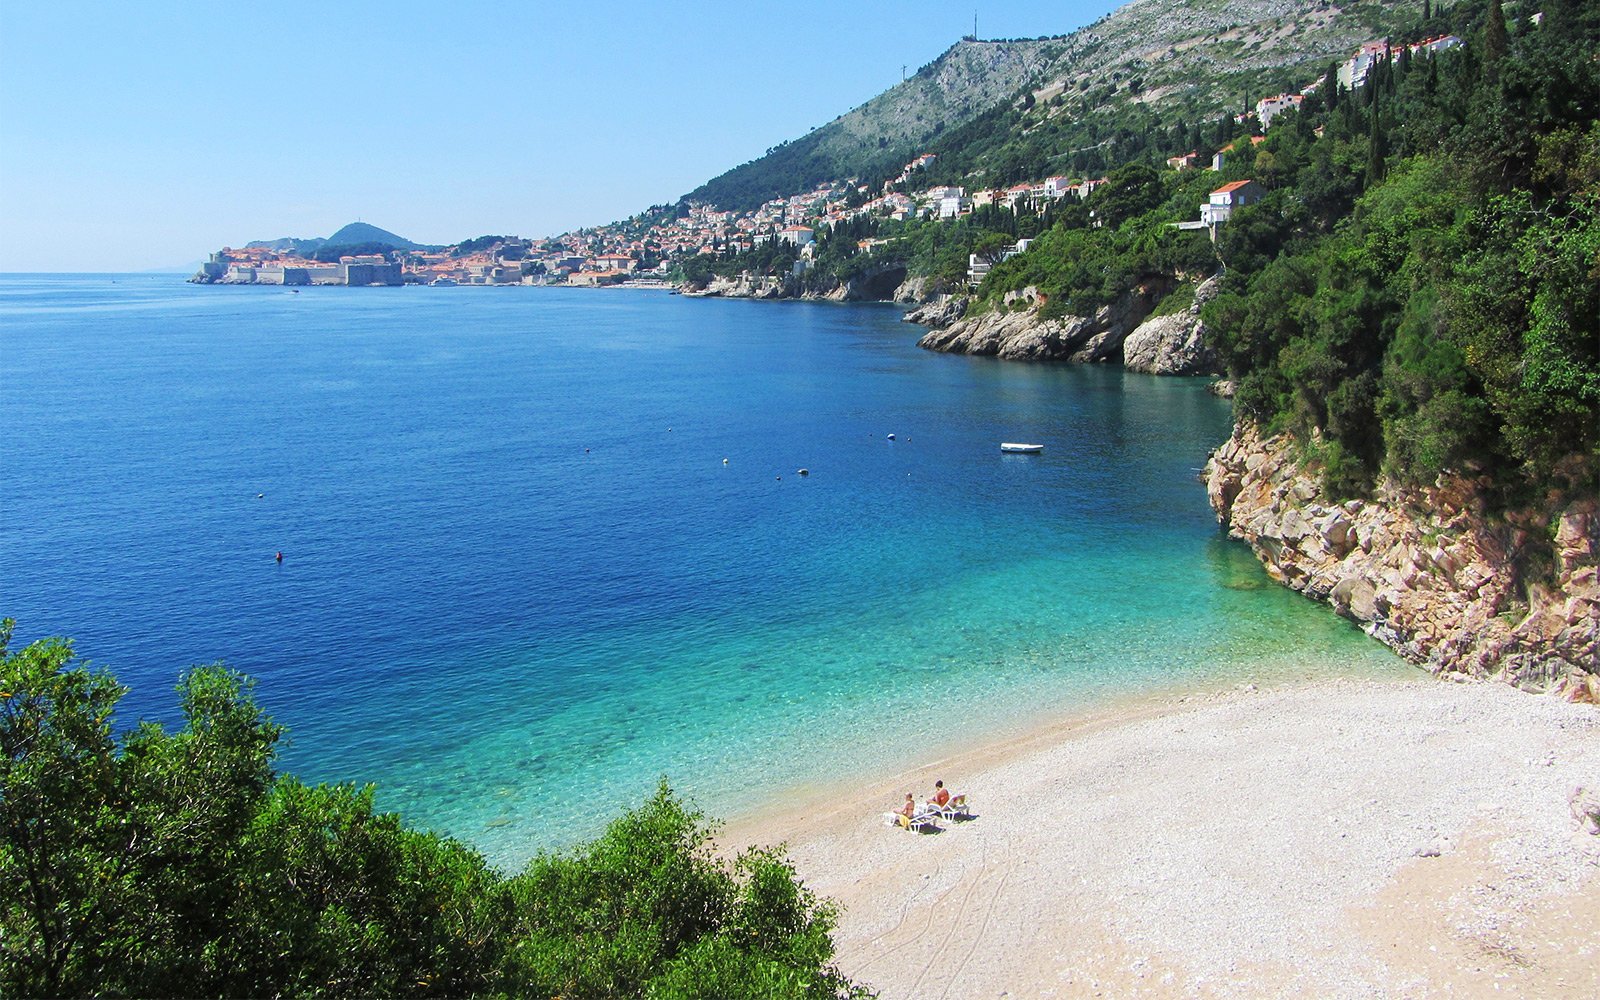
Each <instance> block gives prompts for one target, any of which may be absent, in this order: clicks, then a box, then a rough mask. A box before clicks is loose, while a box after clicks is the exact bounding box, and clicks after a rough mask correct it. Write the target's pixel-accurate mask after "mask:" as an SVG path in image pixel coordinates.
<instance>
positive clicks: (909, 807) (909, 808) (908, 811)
mask: <svg viewBox="0 0 1600 1000" xmlns="http://www.w3.org/2000/svg"><path fill="white" fill-rule="evenodd" d="M916 814H917V802H916V800H915V799H913V798H912V797H911V793H910V792H907V793H906V804H905V805H903V806H901V807H900V815H902V816H904V817H905V818H906V819H910V818H911V817H912V816H915V815H916Z"/></svg>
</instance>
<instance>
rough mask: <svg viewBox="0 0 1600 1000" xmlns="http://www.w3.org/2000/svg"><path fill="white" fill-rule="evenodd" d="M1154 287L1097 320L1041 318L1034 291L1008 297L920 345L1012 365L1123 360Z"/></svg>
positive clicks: (935, 332) (926, 337)
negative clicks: (1002, 360)
mask: <svg viewBox="0 0 1600 1000" xmlns="http://www.w3.org/2000/svg"><path fill="white" fill-rule="evenodd" d="M1155 297H1156V295H1155V289H1154V288H1153V287H1151V286H1140V287H1139V288H1136V289H1134V290H1133V291H1131V292H1128V293H1127V294H1125V295H1123V296H1122V297H1121V298H1119V299H1118V300H1117V301H1116V302H1114V303H1112V304H1111V305H1109V306H1102V307H1101V308H1100V309H1098V310H1096V311H1095V314H1094V315H1093V316H1065V317H1062V318H1060V319H1041V318H1040V316H1039V313H1038V310H1036V309H1034V308H1031V306H1032V305H1034V304H1035V303H1038V302H1041V301H1042V299H1041V297H1040V296H1039V295H1038V293H1037V291H1036V290H1035V289H1032V288H1027V289H1023V290H1022V291H1020V292H1013V293H1009V294H1008V295H1007V297H1006V301H1005V303H1004V305H1003V306H1002V307H1001V308H997V309H994V310H992V311H990V312H986V313H983V314H982V315H979V316H972V317H968V318H965V319H962V320H959V321H957V322H955V323H952V324H951V325H950V326H948V327H946V328H944V329H935V330H930V331H928V332H927V333H926V334H924V335H923V337H922V339H921V340H919V341H917V346H918V347H923V348H927V349H928V350H930V351H947V352H950V353H953V354H978V355H987V356H992V357H997V358H1005V359H1008V360H1013V361H1073V362H1078V363H1080V364H1089V363H1094V362H1102V361H1121V360H1122V342H1123V340H1124V339H1125V338H1126V337H1127V336H1128V334H1129V333H1131V332H1132V331H1133V329H1134V328H1135V327H1137V326H1138V325H1139V321H1140V320H1142V319H1143V318H1144V317H1145V316H1146V315H1148V314H1149V312H1150V305H1151V300H1152V299H1153V298H1155Z"/></svg>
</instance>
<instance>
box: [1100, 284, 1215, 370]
mask: <svg viewBox="0 0 1600 1000" xmlns="http://www.w3.org/2000/svg"><path fill="white" fill-rule="evenodd" d="M1216 289H1217V279H1216V278H1208V279H1206V280H1205V281H1204V282H1202V283H1201V284H1200V287H1199V288H1197V289H1195V296H1194V304H1192V305H1191V306H1189V308H1187V309H1185V310H1184V311H1182V312H1178V313H1173V314H1172V315H1170V316H1157V317H1155V318H1154V319H1147V320H1145V321H1144V322H1143V323H1141V324H1139V326H1138V328H1137V329H1135V330H1134V331H1133V332H1132V333H1130V334H1128V337H1127V339H1126V340H1124V341H1123V343H1122V359H1123V362H1122V363H1123V364H1125V365H1126V366H1127V367H1128V370H1129V371H1135V372H1146V373H1148V374H1151V375H1216V374H1219V373H1220V372H1221V370H1222V366H1221V364H1220V363H1219V362H1218V360H1217V357H1216V355H1215V354H1214V353H1213V352H1212V351H1211V349H1210V348H1209V347H1207V346H1206V343H1205V324H1204V323H1202V322H1201V321H1200V308H1201V307H1202V306H1203V305H1205V303H1206V302H1208V301H1210V300H1211V298H1212V297H1213V296H1214V295H1215V294H1216Z"/></svg>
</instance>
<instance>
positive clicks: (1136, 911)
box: [722, 679, 1600, 1000]
mask: <svg viewBox="0 0 1600 1000" xmlns="http://www.w3.org/2000/svg"><path fill="white" fill-rule="evenodd" d="M935 777H942V778H943V779H944V780H945V782H946V784H947V785H949V786H950V787H951V788H953V789H954V790H955V791H957V792H961V791H968V792H970V793H971V794H972V798H973V803H974V812H975V813H976V818H974V819H972V820H970V821H966V822H960V823H955V824H946V825H945V826H946V829H944V830H943V831H942V832H940V833H938V834H926V835H916V834H911V833H906V832H904V831H900V830H896V829H890V828H886V827H885V826H883V825H882V823H881V820H880V815H881V813H882V812H883V811H884V810H885V809H888V808H891V807H892V806H893V805H894V804H895V803H896V802H898V801H899V800H900V799H902V798H903V797H904V795H905V793H906V792H907V791H916V792H917V793H918V797H919V798H921V797H922V796H923V795H925V794H926V793H927V792H928V791H931V789H932V784H933V780H934V778H935ZM1577 784H1584V785H1587V786H1590V787H1596V786H1600V711H1597V710H1596V709H1595V708H1593V707H1592V706H1578V705H1567V704H1564V703H1560V702H1557V701H1555V700H1553V699H1549V698H1540V697H1534V696H1530V695H1526V694H1522V693H1520V692H1517V691H1514V690H1511V689H1509V688H1506V687H1503V686H1499V685H1487V684H1481V685H1480V684H1449V683H1442V682H1437V681H1433V680H1428V679H1418V680H1416V681H1407V682H1381V681H1349V680H1339V681H1325V682H1317V683H1314V684H1310V685H1306V686H1299V687H1291V688H1282V689H1271V690H1262V691H1256V690H1249V689H1242V690H1235V691H1229V692H1220V693H1211V694H1200V695H1192V696H1189V697H1186V698H1184V699H1182V700H1179V699H1176V698H1170V697H1169V698H1165V699H1162V700H1159V701H1148V702H1145V703H1142V704H1132V705H1123V706H1118V707H1116V708H1114V709H1109V710H1106V711H1103V712H1101V713H1099V714H1097V715H1091V716H1087V717H1083V718H1079V719H1075V720H1071V721H1068V722H1065V723H1062V724H1059V725H1057V726H1053V727H1051V728H1050V729H1048V730H1044V731H1041V732H1038V733H1035V734H1032V735H1031V736H1029V737H1026V738H1024V739H1021V740H1017V741H1013V742H1011V743H1009V744H1005V745H1000V746H993V747H987V748H984V749H982V750H980V751H976V752H974V753H973V754H972V755H970V756H968V757H965V758H963V759H961V760H959V761H944V762H940V763H939V764H937V765H933V766H930V767H929V768H927V769H924V770H922V771H919V772H916V773H912V774H907V775H901V776H898V777H895V778H893V779H890V780H887V781H885V782H883V783H882V784H879V785H875V786H873V787H869V788H863V789H860V790H857V791H855V792H853V793H851V794H848V795H834V796H832V797H831V798H829V799H825V800H818V801H812V802H804V803H797V804H796V805H795V806H794V807H792V808H790V809H788V810H786V811H784V812H780V813H773V814H768V815H765V816H761V817H756V818H752V819H748V820H744V821H741V822H739V823H737V824H735V825H734V826H732V827H730V828H729V830H728V831H727V832H726V835H725V836H724V837H723V838H722V839H723V842H724V843H725V844H729V845H737V844H748V843H772V842H777V841H787V842H788V846H789V852H790V856H791V857H792V859H793V860H794V862H795V864H796V866H797V868H798V869H799V871H800V874H801V876H802V878H804V880H805V881H806V883H807V884H808V885H809V886H811V887H812V888H813V889H815V890H816V891H818V892H819V893H822V894H824V895H827V896H830V897H832V898H834V899H836V900H838V901H839V902H840V903H841V904H842V905H843V906H844V908H845V913H844V916H843V917H842V919H841V921H840V927H839V930H838V932H837V933H836V941H837V943H838V946H839V955H838V960H839V964H840V966H841V968H843V969H844V971H845V972H846V973H848V974H849V975H850V976H852V977H853V978H855V979H857V980H859V981H862V982H865V983H868V984H870V985H872V986H873V987H875V988H877V989H879V990H880V991H881V992H882V995H883V996H884V997H885V998H890V1000H892V998H898V997H951V998H957V997H998V996H1013V997H1035V996H1038V997H1049V996H1058V997H1077V996H1106V997H1121V996H1149V997H1167V996H1172V997H1235V996H1244V997H1276V996H1285V997H1287V996H1323V997H1388V996H1405V997H1409V996H1416V997H1426V996H1453V997H1455V996H1461V997H1471V996H1529V997H1540V996H1546V997H1600V837H1592V836H1588V835H1586V834H1584V833H1581V832H1580V831H1579V828H1578V824H1577V822H1576V821H1575V820H1574V819H1573V818H1572V815H1571V810H1570V809H1569V806H1568V793H1569V790H1570V789H1571V787H1572V786H1573V785H1577Z"/></svg>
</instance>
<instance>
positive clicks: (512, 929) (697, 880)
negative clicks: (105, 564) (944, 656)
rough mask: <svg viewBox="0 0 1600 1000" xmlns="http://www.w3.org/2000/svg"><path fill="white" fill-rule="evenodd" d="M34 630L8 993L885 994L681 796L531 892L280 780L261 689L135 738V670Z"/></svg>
mask: <svg viewBox="0 0 1600 1000" xmlns="http://www.w3.org/2000/svg"><path fill="white" fill-rule="evenodd" d="M11 634H12V622H11V621H10V620H9V619H7V620H6V621H4V622H3V623H0V754H3V756H0V881H3V883H4V884H5V885H6V887H7V890H8V891H7V892H6V894H5V895H4V897H0V995H4V996H101V995H123V996H284V995H295V996H302V995H361V996H373V995H377V996H452V997H454V996H479V995H490V994H496V995H507V994H512V995H525V994H540V995H547V996H548V995H554V994H556V993H561V994H562V995H566V996H574V997H599V996H621V995H626V996H635V995H645V994H648V995H651V996H663V997H672V996H682V997H691V996H750V997H755V996H773V997H794V998H796V1000H798V998H800V997H807V998H811V997H861V996H866V995H867V994H866V993H865V992H864V991H862V990H860V989H858V988H857V987H855V986H853V985H852V984H850V983H849V982H848V981H847V980H846V979H845V978H844V977H843V976H842V975H841V974H840V973H839V972H838V971H837V970H836V969H834V968H833V967H832V966H831V965H829V962H830V961H831V959H832V955H833V943H832V940H831V938H830V933H831V931H832V928H833V925H834V917H835V911H834V909H833V907H832V906H831V905H830V904H828V903H826V902H824V901H820V900H818V899H817V898H816V897H815V896H814V895H813V894H812V893H811V892H810V891H808V890H807V889H806V888H805V887H804V886H803V885H801V884H800V882H799V880H798V879H796V878H795V873H794V870H793V868H792V867H790V866H789V864H788V862H787V861H786V860H784V859H783V857H782V856H781V855H780V854H778V853H776V852H773V851H762V850H756V851H751V852H748V853H746V854H745V855H743V856H742V857H740V858H739V859H737V860H736V861H735V862H734V863H732V864H731V865H730V864H727V863H724V862H722V861H721V860H719V859H718V858H716V857H715V856H713V855H712V853H711V851H710V848H709V841H710V836H711V832H712V827H710V826H709V825H707V824H705V823H703V822H702V820H701V817H700V815H699V814H698V813H697V812H694V811H693V810H692V809H690V808H688V807H687V806H686V805H684V804H683V803H682V802H680V801H679V800H678V799H677V798H676V797H674V796H673V794H672V792H671V790H670V789H669V788H668V787H667V785H666V783H665V781H663V782H662V785H661V787H660V789H659V790H658V792H657V793H656V795H655V797H654V798H652V799H651V800H650V801H649V802H648V803H646V804H645V805H644V806H642V807H640V808H639V809H636V810H633V811H632V812H629V813H627V814H625V815H624V816H622V817H621V818H619V819H618V820H616V821H615V822H613V823H612V824H611V826H610V828H608V830H607V832H606V834H605V835H604V836H603V837H601V838H600V840H598V841H596V842H595V843H594V844H592V845H588V846H584V847H579V848H577V849H575V850H574V851H572V852H571V853H570V854H564V855H545V856H541V857H540V858H538V859H536V860H535V861H534V862H533V863H532V864H530V866H529V868H528V870H527V871H526V872H524V873H523V874H522V875H519V876H516V877H515V878H510V879H508V878H506V877H505V876H503V875H501V874H500V873H499V872H497V871H495V870H493V869H492V868H490V867H489V866H488V864H487V863H486V862H485V860H484V858H483V856H482V855H480V854H479V853H478V852H476V851H474V850H473V849H472V848H470V847H468V846H466V845H464V844H461V843H458V842H456V841H454V840H450V839H449V838H445V837H440V836H437V835H435V834H432V833H426V832H422V831H416V830H410V829H407V828H406V827H405V826H404V825H403V824H402V823H401V822H400V819H399V817H398V816H396V815H393V814H385V813H379V812H377V811H375V810H374V808H373V790H372V789H371V788H370V787H369V788H364V789H357V788H355V787H354V786H349V785H338V786H317V787H307V786H306V785H303V784H301V783H300V782H299V781H297V780H295V779H294V778H293V777H290V776H279V775H276V774H275V773H274V772H273V770H272V766H271V764H272V757H273V752H274V748H275V746H276V744H277V741H278V738H279V736H280V734H281V732H282V730H281V729H280V728H279V727H278V726H276V725H275V724H273V723H272V722H271V721H270V720H269V719H268V718H267V717H266V716H265V715H264V714H263V713H262V712H261V710H260V709H259V708H257V706H256V705H255V702H254V699H253V697H252V694H251V683H250V681H249V679H248V678H245V677H243V676H241V675H239V674H237V673H235V672H233V671H230V670H228V669H226V668H224V667H221V666H209V667H200V668H196V669H194V670H191V671H189V672H188V673H186V674H185V675H184V676H183V679H182V681H181V683H180V684H179V688H178V690H179V694H180V701H181V704H182V707H183V715H184V725H183V728H182V729H180V730H179V731H177V732H173V733H168V732H166V731H165V730H163V729H162V728H161V727H159V726H155V725H141V726H139V727H137V728H136V729H134V730H133V731H132V732H130V733H128V734H126V735H125V736H124V737H123V738H122V739H121V740H120V741H119V740H118V739H116V738H114V737H113V735H112V732H111V717H112V712H113V710H114V709H115V707H116V704H117V701H118V700H119V699H120V698H121V697H122V695H123V694H124V690H125V689H123V688H122V687H121V686H119V685H118V684H117V683H116V680H115V679H114V678H113V677H111V676H110V675H109V674H106V673H101V672H94V671H91V670H90V669H89V668H88V667H87V666H85V665H83V664H80V663H75V662H74V654H73V650H72V646H71V644H70V643H67V642H64V641H62V640H59V639H45V640H41V641H39V642H36V643H33V644H31V645H29V646H28V647H27V648H25V649H22V650H20V651H16V652H12V651H11V650H10V639H11ZM706 984H714V985H706Z"/></svg>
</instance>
